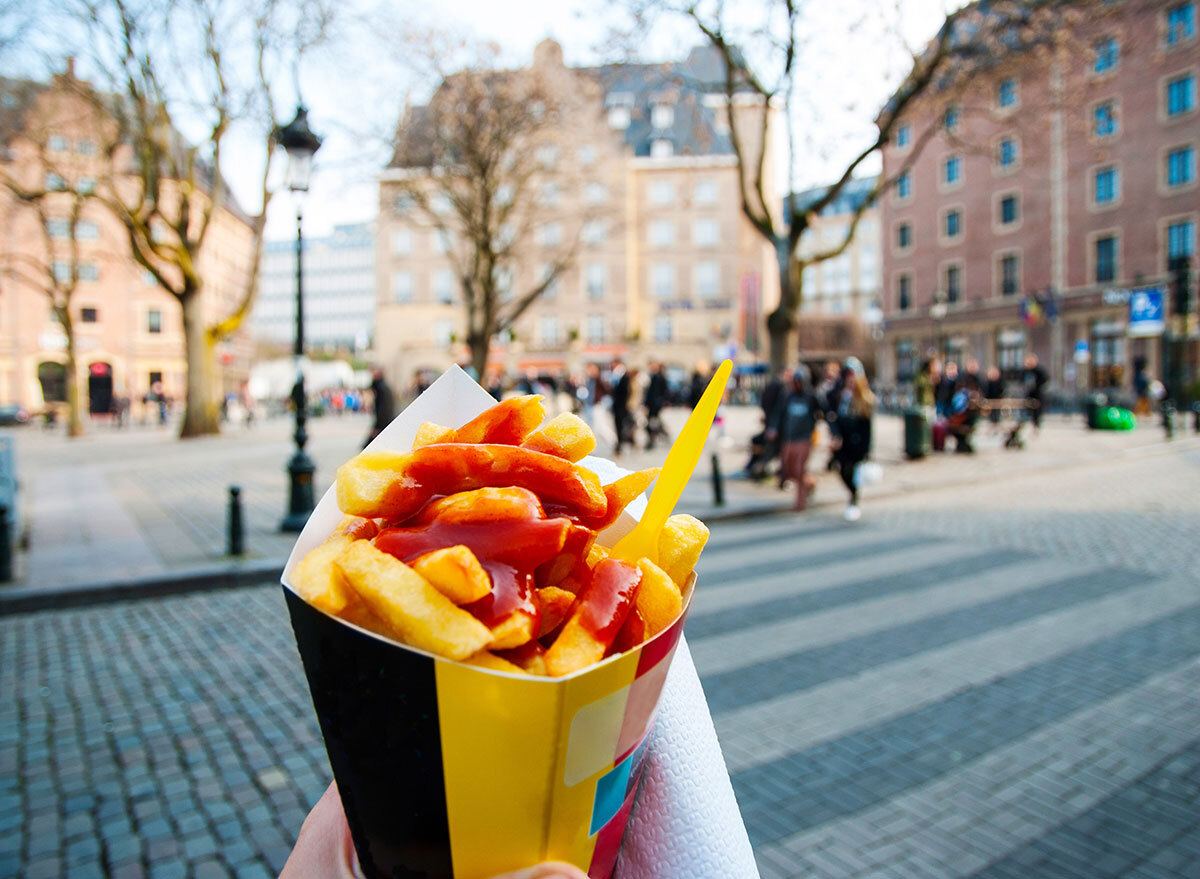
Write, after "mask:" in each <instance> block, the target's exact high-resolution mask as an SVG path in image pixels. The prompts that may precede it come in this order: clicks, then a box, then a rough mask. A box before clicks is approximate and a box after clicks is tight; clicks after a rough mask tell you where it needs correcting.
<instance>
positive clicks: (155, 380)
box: [149, 370, 162, 387]
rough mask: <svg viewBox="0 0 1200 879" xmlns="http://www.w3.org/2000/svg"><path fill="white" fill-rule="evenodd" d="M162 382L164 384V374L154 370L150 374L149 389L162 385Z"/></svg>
mask: <svg viewBox="0 0 1200 879" xmlns="http://www.w3.org/2000/svg"><path fill="white" fill-rule="evenodd" d="M161 382H162V373H161V372H159V371H158V370H152V371H151V373H150V384H149V387H154V386H155V385H157V384H160V383H161Z"/></svg>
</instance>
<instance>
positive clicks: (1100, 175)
mask: <svg viewBox="0 0 1200 879" xmlns="http://www.w3.org/2000/svg"><path fill="white" fill-rule="evenodd" d="M1120 185H1121V183H1120V178H1119V177H1118V176H1117V169H1116V168H1113V167H1111V166H1110V167H1107V168H1100V169H1099V170H1097V171H1096V174H1095V177H1094V179H1093V181H1092V201H1093V202H1095V203H1096V204H1109V203H1111V202H1113V201H1116V199H1117V196H1118V195H1119V194H1120Z"/></svg>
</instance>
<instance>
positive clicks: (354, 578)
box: [335, 540, 492, 660]
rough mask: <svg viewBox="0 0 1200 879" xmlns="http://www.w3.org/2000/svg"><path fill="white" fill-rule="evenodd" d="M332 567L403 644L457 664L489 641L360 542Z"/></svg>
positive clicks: (413, 575)
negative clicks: (335, 566)
mask: <svg viewBox="0 0 1200 879" xmlns="http://www.w3.org/2000/svg"><path fill="white" fill-rule="evenodd" d="M335 564H336V565H337V567H338V568H339V569H340V570H341V572H342V574H343V575H345V577H346V579H347V580H348V581H349V582H350V585H351V586H353V587H354V589H355V591H356V592H358V594H359V596H360V597H361V598H362V600H363V601H364V602H366V604H367V605H368V606H369V607H370V608H371V610H372V611H373V612H374V613H375V615H376V616H378V617H379V618H380V619H382V620H383V621H384V622H385V623H386V624H387V625H388V626H389V627H390V628H391V629H392V630H393V631H394V632H395V633H396V635H397V636H398V637H399V638H400V640H402V641H404V642H405V643H406V644H411V645H412V646H413V647H418V648H420V649H422V650H428V651H430V652H431V653H437V654H438V655H440V656H445V657H446V658H447V659H459V660H462V659H466V658H467V657H468V656H470V655H471V654H473V653H478V652H479V651H480V650H482V649H483V648H484V647H487V646H488V645H489V644H490V643H491V641H492V634H491V632H489V631H488V628H487V626H485V625H484V624H483V623H481V622H479V620H477V619H475V617H473V616H471V615H470V614H469V613H467V612H466V611H465V610H462V609H461V608H458V607H455V606H454V604H453V603H451V601H450V599H449V598H447V597H446V596H444V595H442V593H440V592H438V591H437V590H436V589H434V588H433V586H431V585H430V584H429V582H428V581H427V580H426V579H425V578H424V577H422V576H421V575H420V574H418V573H417V572H416V571H414V570H413V569H412V568H410V567H409V566H408V565H406V564H404V562H402V561H400V560H399V559H397V558H395V557H394V556H390V555H388V554H387V553H385V552H381V551H380V550H378V549H376V548H375V547H374V546H372V545H371V544H370V543H368V542H367V541H365V540H358V541H355V542H353V543H352V544H351V545H350V546H349V547H347V548H346V550H345V551H344V552H343V553H342V554H341V556H340V557H339V558H338V559H337V561H336V562H335Z"/></svg>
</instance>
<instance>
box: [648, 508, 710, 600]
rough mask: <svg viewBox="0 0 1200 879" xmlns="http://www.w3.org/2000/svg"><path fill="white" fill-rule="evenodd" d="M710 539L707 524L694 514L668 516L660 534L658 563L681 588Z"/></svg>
mask: <svg viewBox="0 0 1200 879" xmlns="http://www.w3.org/2000/svg"><path fill="white" fill-rule="evenodd" d="M706 543H708V528H706V527H705V525H704V523H703V522H701V521H700V520H699V519H697V518H696V517H695V516H689V515H688V514H687V513H676V514H675V515H674V516H671V517H670V518H669V519H667V522H666V524H665V525H663V530H662V532H661V533H660V534H659V536H658V566H659V567H660V568H662V569H663V570H664V571H666V572H667V575H668V576H669V577H670V578H671V579H672V580H674V581H675V583H676V585H678V586H679V588H680V590H682V589H683V586H684V584H685V583H687V579H688V577H689V576H690V575H691V573H692V570H693V569H694V568H695V567H696V561H697V560H698V559H699V558H700V550H702V549H704V544H706Z"/></svg>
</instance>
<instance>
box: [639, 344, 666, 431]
mask: <svg viewBox="0 0 1200 879" xmlns="http://www.w3.org/2000/svg"><path fill="white" fill-rule="evenodd" d="M642 402H643V405H645V407H646V450H647V451H649V450H650V449H652V448H654V442H655V440H660V439H661V440H669V439H670V437H669V436H667V430H666V428H665V427H663V423H662V410H663V407H665V406H666V405H667V377H666V376H665V375H664V374H663V365H662V364H661V363H658V362H655V361H651V363H650V379H649V381H647V382H646V394H645V397H644V399H643V401H642Z"/></svg>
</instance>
